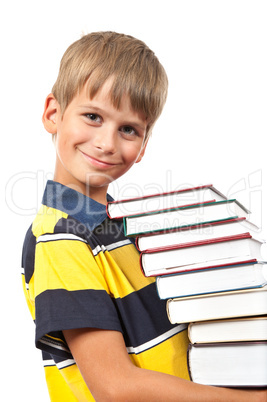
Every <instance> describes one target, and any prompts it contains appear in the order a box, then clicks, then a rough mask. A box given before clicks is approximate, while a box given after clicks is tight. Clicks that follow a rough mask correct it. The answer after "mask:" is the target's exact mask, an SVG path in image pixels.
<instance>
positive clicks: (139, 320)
mask: <svg viewBox="0 0 267 402" xmlns="http://www.w3.org/2000/svg"><path fill="white" fill-rule="evenodd" d="M115 304H116V307H117V311H118V314H119V317H120V321H121V325H122V328H123V332H124V340H125V343H126V346H133V347H137V346H140V345H142V344H144V343H145V342H148V341H150V340H152V339H154V338H156V337H158V336H160V335H162V334H164V333H165V332H167V331H169V330H170V329H172V328H173V327H175V326H176V325H172V324H171V323H170V321H169V319H168V317H167V313H166V301H165V300H160V299H159V297H158V294H157V291H156V285H155V283H152V284H150V285H148V286H146V287H145V288H143V289H140V290H139V291H137V292H134V293H130V294H129V295H127V296H125V297H124V298H122V299H115Z"/></svg>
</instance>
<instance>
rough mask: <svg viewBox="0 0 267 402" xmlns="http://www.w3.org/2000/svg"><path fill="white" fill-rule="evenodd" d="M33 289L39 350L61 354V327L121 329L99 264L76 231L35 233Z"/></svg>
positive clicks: (64, 328)
mask: <svg viewBox="0 0 267 402" xmlns="http://www.w3.org/2000/svg"><path fill="white" fill-rule="evenodd" d="M32 291H33V292H34V295H32V296H33V297H34V299H35V323H36V346H37V347H38V348H40V349H42V350H46V351H47V352H49V353H51V352H52V353H53V354H60V355H62V354H63V355H64V353H65V352H64V348H65V349H66V345H64V338H63V334H62V333H61V331H62V330H66V329H74V328H87V327H88V328H99V329H108V330H117V331H121V332H122V328H121V324H120V320H119V317H118V314H117V311H116V307H115V305H114V302H113V299H112V296H111V295H110V293H109V287H108V283H107V281H106V279H105V277H104V274H103V272H102V269H101V266H99V265H98V264H97V261H96V259H95V257H94V255H93V252H92V250H91V248H90V246H89V245H88V244H87V242H86V241H85V240H84V239H83V238H81V237H78V236H76V235H73V234H70V233H53V234H44V235H42V236H40V237H39V238H38V239H37V243H36V250H35V269H34V286H33V288H32ZM67 352H68V351H67Z"/></svg>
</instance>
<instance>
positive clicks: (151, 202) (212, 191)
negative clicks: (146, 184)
mask: <svg viewBox="0 0 267 402" xmlns="http://www.w3.org/2000/svg"><path fill="white" fill-rule="evenodd" d="M212 200H213V201H222V200H226V197H225V195H223V194H222V193H221V192H220V191H218V190H217V189H216V188H215V187H214V186H213V185H212V184H209V185H204V186H198V187H192V188H184V189H180V190H177V191H169V192H163V193H158V194H151V195H146V196H143V197H135V198H129V199H124V200H118V201H110V202H108V204H107V214H108V216H109V217H110V218H111V219H118V218H122V217H124V216H130V215H137V214H143V213H146V212H151V211H158V210H164V209H169V208H174V207H180V206H182V205H188V204H198V203H201V202H204V201H212Z"/></svg>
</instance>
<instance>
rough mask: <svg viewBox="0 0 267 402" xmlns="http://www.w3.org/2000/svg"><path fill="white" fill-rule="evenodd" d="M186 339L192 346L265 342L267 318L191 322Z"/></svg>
mask: <svg viewBox="0 0 267 402" xmlns="http://www.w3.org/2000/svg"><path fill="white" fill-rule="evenodd" d="M188 337H189V340H190V342H191V343H192V344H194V343H218V342H247V341H267V316H262V317H261V316H253V317H242V318H231V319H224V320H212V321H199V322H192V323H190V324H189V326H188Z"/></svg>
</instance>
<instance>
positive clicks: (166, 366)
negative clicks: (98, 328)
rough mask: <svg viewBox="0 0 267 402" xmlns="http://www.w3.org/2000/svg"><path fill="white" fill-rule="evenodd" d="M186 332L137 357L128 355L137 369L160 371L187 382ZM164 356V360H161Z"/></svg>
mask: <svg viewBox="0 0 267 402" xmlns="http://www.w3.org/2000/svg"><path fill="white" fill-rule="evenodd" d="M188 343H189V340H188V334H187V330H185V331H182V332H180V333H179V334H177V335H175V336H174V337H172V338H170V339H167V340H166V341H165V342H162V343H160V344H159V345H157V346H155V347H153V348H151V349H148V350H146V351H145V352H142V353H140V354H138V355H134V354H131V355H129V356H130V358H131V359H132V361H133V363H134V364H135V365H136V366H138V367H145V368H146V369H149V370H154V371H160V372H162V373H166V374H171V375H175V376H178V377H180V378H184V379H186V380H189V379H190V377H189V373H188V367H187V348H188ZM162 356H164V359H163V358H162Z"/></svg>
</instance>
